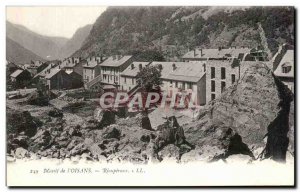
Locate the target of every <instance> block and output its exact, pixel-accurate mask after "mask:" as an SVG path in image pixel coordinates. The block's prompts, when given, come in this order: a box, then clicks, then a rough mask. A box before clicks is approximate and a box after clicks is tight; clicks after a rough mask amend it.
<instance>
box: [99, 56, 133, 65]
mask: <svg viewBox="0 0 300 192" xmlns="http://www.w3.org/2000/svg"><path fill="white" fill-rule="evenodd" d="M115 57H116V58H115V59H114V57H113V56H111V57H109V58H107V59H106V60H105V61H103V63H101V64H100V66H104V67H120V66H121V65H123V64H124V63H125V62H127V61H128V60H129V59H130V58H131V57H132V55H125V56H123V57H121V58H120V59H118V57H117V56H115Z"/></svg>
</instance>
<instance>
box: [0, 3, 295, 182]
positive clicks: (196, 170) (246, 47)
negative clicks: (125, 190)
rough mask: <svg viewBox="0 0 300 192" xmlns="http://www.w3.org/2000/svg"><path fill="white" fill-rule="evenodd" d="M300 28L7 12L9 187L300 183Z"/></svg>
mask: <svg viewBox="0 0 300 192" xmlns="http://www.w3.org/2000/svg"><path fill="white" fill-rule="evenodd" d="M294 21H295V9H294V7H251V6H248V7H225V6H223V7H215V6H208V7H201V6H191V7H175V6H169V7H167V6H165V7H159V6H156V7H146V6H140V7H113V6H112V7H101V6H98V7H97V6H76V7H72V6H68V7H66V6H48V7H47V6H43V7H39V6H33V7H30V6H7V7H6V140H7V142H6V143H7V146H6V169H7V170H6V171H7V178H6V182H7V186H111V187H117V186H143V187H146V186H294V185H295V180H294V179H295V156H294V154H295V152H294V141H295V134H294V126H295V123H294V121H295V116H294V114H295V108H294V103H295V97H294V93H295V85H294V83H295V82H294V80H295V64H294V63H295V59H294V57H295V56H294V48H295V33H294V31H295V23H294Z"/></svg>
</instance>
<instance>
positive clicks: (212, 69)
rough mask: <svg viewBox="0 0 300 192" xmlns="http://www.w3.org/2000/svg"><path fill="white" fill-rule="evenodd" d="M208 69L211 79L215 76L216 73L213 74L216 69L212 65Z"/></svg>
mask: <svg viewBox="0 0 300 192" xmlns="http://www.w3.org/2000/svg"><path fill="white" fill-rule="evenodd" d="M210 70H211V79H214V78H215V76H216V75H215V72H216V71H215V68H214V67H211V68H210Z"/></svg>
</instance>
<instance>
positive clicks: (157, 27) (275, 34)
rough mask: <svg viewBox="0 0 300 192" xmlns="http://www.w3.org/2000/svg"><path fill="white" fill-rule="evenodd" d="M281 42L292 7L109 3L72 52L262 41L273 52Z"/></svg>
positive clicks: (290, 33) (288, 36)
mask: <svg viewBox="0 0 300 192" xmlns="http://www.w3.org/2000/svg"><path fill="white" fill-rule="evenodd" d="M259 26H261V28H260V27H259ZM261 29H263V31H262V30H261ZM262 34H263V36H262ZM284 42H288V43H290V44H294V9H293V8H292V7H109V8H108V9H107V10H106V11H105V12H104V13H103V14H101V16H99V18H98V19H97V21H96V22H95V24H94V25H93V28H92V30H91V33H90V35H89V36H88V37H87V39H86V41H85V42H84V43H83V45H82V47H81V48H80V49H79V50H78V51H77V52H76V53H75V54H74V56H83V57H87V56H89V55H91V54H94V53H106V54H112V53H131V52H134V51H137V50H138V51H142V50H149V49H151V50H153V49H154V50H158V51H160V52H162V53H163V54H164V55H165V56H166V57H167V58H171V57H178V56H180V55H182V54H183V53H184V52H186V51H187V50H188V49H189V48H190V49H191V48H194V47H196V46H202V47H219V46H224V47H226V46H249V47H254V46H258V45H262V44H263V45H262V46H263V47H266V46H265V44H267V46H268V47H269V49H270V50H271V52H273V53H274V52H275V51H276V49H277V48H278V44H281V43H284ZM170 46H174V47H173V49H175V51H170V50H169V49H170V48H169V47H170Z"/></svg>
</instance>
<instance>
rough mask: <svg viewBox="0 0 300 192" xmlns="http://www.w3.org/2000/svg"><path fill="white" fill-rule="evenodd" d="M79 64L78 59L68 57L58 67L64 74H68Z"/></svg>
mask: <svg viewBox="0 0 300 192" xmlns="http://www.w3.org/2000/svg"><path fill="white" fill-rule="evenodd" d="M79 63H80V58H77V57H70V58H66V59H64V60H63V61H62V63H61V64H60V65H59V67H60V68H61V69H64V70H65V71H66V73H68V74H70V73H72V72H73V71H74V67H75V66H76V65H78V64H79Z"/></svg>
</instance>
